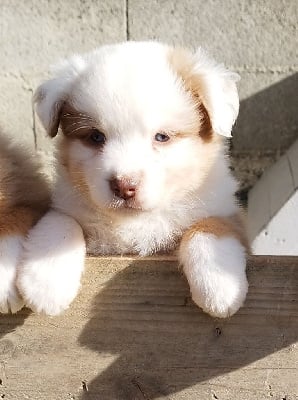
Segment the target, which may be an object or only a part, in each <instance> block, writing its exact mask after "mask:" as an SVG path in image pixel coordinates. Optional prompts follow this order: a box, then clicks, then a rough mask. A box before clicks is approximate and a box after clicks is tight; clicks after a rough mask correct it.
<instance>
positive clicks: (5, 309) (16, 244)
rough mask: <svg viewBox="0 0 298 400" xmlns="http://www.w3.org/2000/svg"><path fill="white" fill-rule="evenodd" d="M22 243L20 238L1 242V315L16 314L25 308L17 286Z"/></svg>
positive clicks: (12, 237) (4, 239)
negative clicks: (16, 280)
mask: <svg viewBox="0 0 298 400" xmlns="http://www.w3.org/2000/svg"><path fill="white" fill-rule="evenodd" d="M21 242H22V237H20V236H11V237H7V238H2V239H1V240H0V313H9V312H12V313H16V312H17V311H19V310H20V309H21V308H22V307H23V306H24V301H23V299H22V298H21V296H20V294H19V292H18V290H17V287H16V284H15V279H16V271H17V264H18V260H19V257H20V252H21V248H22V245H21Z"/></svg>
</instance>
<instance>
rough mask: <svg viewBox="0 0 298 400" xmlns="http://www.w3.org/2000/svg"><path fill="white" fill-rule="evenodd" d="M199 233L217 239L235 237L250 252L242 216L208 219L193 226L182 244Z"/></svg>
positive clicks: (185, 234)
mask: <svg viewBox="0 0 298 400" xmlns="http://www.w3.org/2000/svg"><path fill="white" fill-rule="evenodd" d="M197 233H207V234H212V235H215V236H217V237H219V238H220V237H224V236H233V237H235V238H236V239H238V240H239V242H240V243H241V244H242V246H243V247H245V249H246V250H247V252H250V246H249V242H248V239H247V236H246V232H245V226H244V220H243V217H242V216H241V215H233V216H232V217H226V218H224V217H208V218H204V219H202V220H201V221H199V222H197V223H195V224H194V225H192V226H191V227H190V228H189V229H188V230H187V231H186V232H185V233H184V235H183V238H182V242H185V241H189V240H190V239H191V238H192V237H193V236H194V235H195V234H197Z"/></svg>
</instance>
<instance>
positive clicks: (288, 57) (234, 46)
mask: <svg viewBox="0 0 298 400" xmlns="http://www.w3.org/2000/svg"><path fill="white" fill-rule="evenodd" d="M128 11H129V13H128V16H129V33H130V38H131V39H136V40H142V39H160V40H163V41H166V42H170V43H175V44H186V45H189V46H193V47H197V46H198V45H204V47H207V48H208V49H209V50H211V51H212V53H214V55H215V56H216V57H217V58H218V59H219V60H223V61H225V62H226V63H227V65H229V66H233V65H234V66H244V67H254V68H255V67H263V69H264V70H265V69H267V67H268V66H271V67H273V66H274V67H277V68H278V69H281V70H282V69H283V68H286V69H287V68H288V67H289V66H294V65H297V61H298V54H297V51H296V49H295V46H294V45H293V44H294V43H295V42H297V13H298V3H297V1H286V0H282V1H280V0H264V1H259V2H258V1H239V0H224V1H223V0H209V1H206V0H184V1H174V0H150V1H148V0H129V10H128ZM295 38H296V40H295Z"/></svg>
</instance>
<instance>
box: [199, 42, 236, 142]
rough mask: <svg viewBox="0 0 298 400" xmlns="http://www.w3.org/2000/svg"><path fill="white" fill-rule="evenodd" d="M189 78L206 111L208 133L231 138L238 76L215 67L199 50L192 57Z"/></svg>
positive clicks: (220, 67) (223, 68)
mask: <svg viewBox="0 0 298 400" xmlns="http://www.w3.org/2000/svg"><path fill="white" fill-rule="evenodd" d="M193 74H194V75H195V77H196V80H197V85H196V86H197V90H198V92H199V93H198V95H199V98H200V100H201V101H202V103H203V105H204V107H205V108H206V110H207V112H208V115H209V118H210V122H211V126H212V130H213V132H215V133H218V134H219V135H223V136H226V137H231V131H232V127H233V124H234V122H235V120H236V118H237V116H238V111H239V97H238V91H237V87H236V82H237V81H238V80H239V79H240V76H239V75H238V74H236V73H234V72H230V71H228V70H227V69H226V68H225V67H224V66H223V65H218V64H216V63H215V62H214V61H213V60H212V59H210V58H209V57H208V56H207V55H206V53H205V52H204V51H203V50H202V49H198V51H197V52H196V53H195V55H194V67H193Z"/></svg>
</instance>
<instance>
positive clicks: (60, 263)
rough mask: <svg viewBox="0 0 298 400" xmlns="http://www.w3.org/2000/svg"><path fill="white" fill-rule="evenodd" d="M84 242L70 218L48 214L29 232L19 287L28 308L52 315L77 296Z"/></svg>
mask: <svg viewBox="0 0 298 400" xmlns="http://www.w3.org/2000/svg"><path fill="white" fill-rule="evenodd" d="M84 256H85V241H84V237H83V233H82V229H81V227H80V226H79V225H78V224H77V223H76V222H75V221H74V220H73V219H72V218H70V217H68V216H66V215H63V214H60V213H58V212H56V211H49V212H48V213H47V214H46V215H45V216H44V217H43V218H42V219H41V220H40V221H39V222H38V223H37V225H36V226H35V227H34V228H33V229H32V230H31V232H29V237H28V240H27V241H26V243H25V249H24V254H23V260H22V265H21V268H20V271H19V274H18V281H17V285H18V288H19V290H20V292H21V293H22V295H23V297H24V299H25V302H26V304H27V305H28V306H29V307H30V308H31V309H32V310H34V311H38V312H43V313H46V314H49V315H56V314H59V313H60V312H61V311H63V310H65V309H66V308H67V307H68V305H69V304H70V302H71V301H72V300H73V298H74V297H75V296H76V294H77V292H78V289H79V286H80V278H81V274H82V271H83V268H84Z"/></svg>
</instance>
